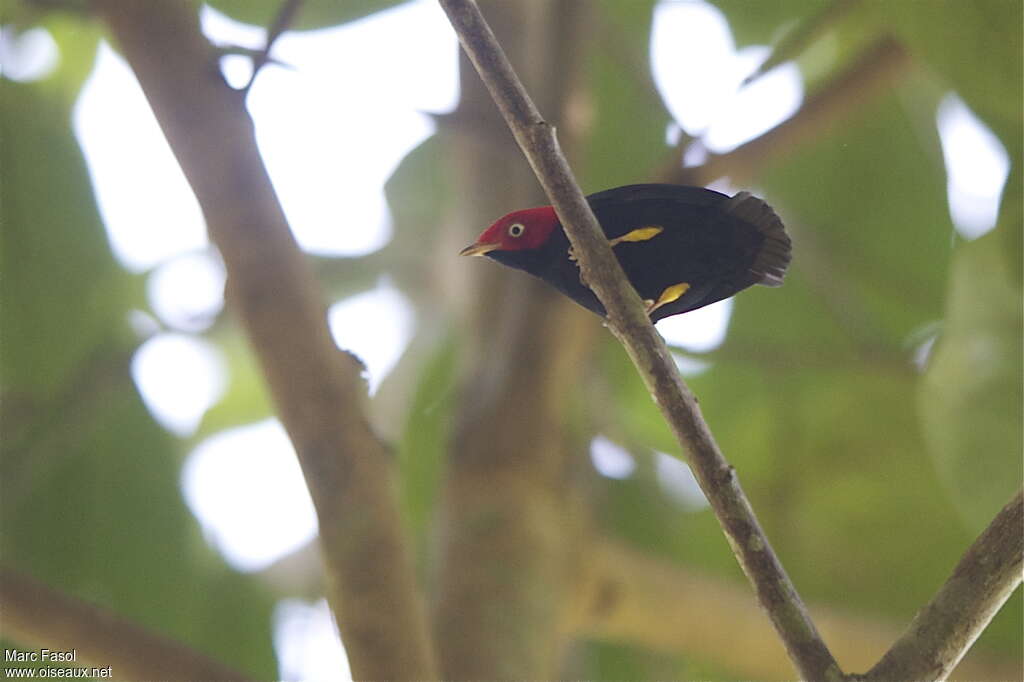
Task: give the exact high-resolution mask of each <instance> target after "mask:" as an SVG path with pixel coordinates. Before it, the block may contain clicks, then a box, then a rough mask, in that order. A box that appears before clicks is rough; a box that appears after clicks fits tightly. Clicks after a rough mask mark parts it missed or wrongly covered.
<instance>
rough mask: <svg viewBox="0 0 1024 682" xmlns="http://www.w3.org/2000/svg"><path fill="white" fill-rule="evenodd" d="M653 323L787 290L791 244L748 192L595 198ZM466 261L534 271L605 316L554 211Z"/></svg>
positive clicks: (508, 219) (519, 214)
mask: <svg viewBox="0 0 1024 682" xmlns="http://www.w3.org/2000/svg"><path fill="white" fill-rule="evenodd" d="M587 201H588V202H589V203H590V208H591V209H592V210H593V211H594V215H595V216H596V217H597V221H598V222H599V223H600V224H601V229H602V230H603V231H604V233H605V235H606V236H607V237H608V241H609V244H611V246H612V250H613V252H614V253H615V255H616V257H617V258H618V259H619V263H621V264H622V269H623V270H624V271H625V273H626V277H627V278H628V279H629V281H630V283H631V284H632V285H633V287H634V288H635V289H636V291H637V293H639V294H640V298H642V299H643V300H644V304H645V305H646V306H647V312H648V314H649V315H650V317H651V321H652V322H657V321H658V320H660V319H662V318H664V317H668V316H669V315H679V314H680V313H685V312H689V311H691V310H696V309H697V308H701V307H703V306H706V305H708V304H709V303H714V302H715V301H720V300H722V299H723V298H728V297H730V296H732V295H733V294H736V293H738V292H740V291H742V290H743V289H746V288H747V287H749V286H751V285H753V284H763V285H765V286H770V287H777V286H780V285H781V284H782V278H783V276H784V275H785V273H786V268H787V267H788V266H789V261H790V258H791V244H790V240H789V236H788V235H787V234H786V231H785V229H784V228H783V226H782V221H781V220H779V217H778V216H777V215H775V211H773V210H772V208H771V207H770V206H769V205H768V204H766V203H765V202H763V201H761V200H760V199H758V198H756V197H754V196H752V195H751V194H749V193H747V192H740V193H739V194H737V195H736V196H734V197H729V196H728V195H725V194H722V193H721V192H715V191H714V190H710V189H704V188H703V187H684V186H681V185H655V184H648V185H627V186H625V187H616V188H614V189H609V190H605V191H603V192H598V193H597V194H591V195H590V196H588V197H587ZM460 255H463V256H484V255H486V256H487V257H488V258H492V259H494V260H496V261H498V262H499V263H502V264H504V265H507V266H509V267H512V268H517V269H519V270H525V271H526V272H528V273H530V274H531V275H533V276H535V277H539V278H540V279H542V280H544V281H545V282H547V283H548V284H550V285H552V286H553V287H555V288H556V289H558V290H559V291H561V292H562V293H563V294H565V295H566V296H568V297H569V298H571V299H572V300H574V301H576V302H577V303H579V304H580V305H582V306H583V307H584V308H587V309H589V310H592V311H594V312H595V313H597V314H598V315H601V316H604V315H605V310H604V306H603V305H601V302H600V301H599V300H597V296H595V295H594V292H593V291H591V290H590V289H589V288H587V287H586V286H584V285H583V283H582V282H580V271H579V267H578V266H577V264H576V262H575V257H574V255H573V253H572V249H571V248H570V245H569V240H568V238H567V237H566V236H565V232H564V231H563V230H562V224H561V222H559V220H558V216H557V215H556V214H555V210H554V208H552V207H551V206H541V207H539V208H527V209H523V210H520V211H513V212H512V213H509V214H508V215H506V216H504V217H502V218H500V219H499V220H498V221H497V222H495V223H494V224H493V225H491V226H490V227H489V228H487V229H486V230H484V231H483V233H482V234H481V235H480V237H479V238H477V240H476V242H475V243H473V244H471V245H469V246H467V247H466V248H464V249H463V250H462V251H461V252H460Z"/></svg>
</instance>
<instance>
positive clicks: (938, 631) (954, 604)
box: [855, 490, 1024, 682]
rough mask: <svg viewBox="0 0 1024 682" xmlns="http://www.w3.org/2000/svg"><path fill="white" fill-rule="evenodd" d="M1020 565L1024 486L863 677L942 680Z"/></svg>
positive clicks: (1023, 560)
mask: <svg viewBox="0 0 1024 682" xmlns="http://www.w3.org/2000/svg"><path fill="white" fill-rule="evenodd" d="M1022 567H1024V490H1021V491H1018V492H1017V494H1016V495H1015V496H1014V497H1013V499H1012V500H1010V501H1009V503H1007V505H1006V506H1005V507H1003V509H1002V511H1000V512H999V513H998V514H997V515H996V517H995V518H994V519H993V520H992V523H990V524H989V526H988V528H986V529H985V530H984V532H982V534H981V535H980V536H978V539H977V540H975V541H974V544H973V545H971V547H970V549H968V550H967V553H966V554H964V556H963V558H962V559H960V563H958V564H957V565H956V568H955V569H953V575H951V576H950V577H949V580H947V581H946V583H945V584H944V585H943V586H942V588H941V589H940V590H939V591H938V593H937V594H936V595H935V596H934V597H933V598H932V600H931V601H930V602H929V603H928V604H926V605H925V606H924V608H922V609H921V610H920V611H919V612H918V613H917V615H916V616H915V617H914V620H913V622H912V623H911V624H910V627H909V628H908V629H907V631H906V632H905V633H904V634H903V636H902V637H900V638H899V639H898V640H897V641H896V643H895V644H893V646H892V648H891V649H889V651H887V652H886V654H885V656H883V657H882V660H880V661H879V662H878V664H877V665H875V667H874V668H872V669H871V670H870V671H869V672H868V673H866V674H864V675H861V676H857V677H856V678H855V679H858V680H862V681H863V682H885V681H887V680H944V679H946V677H947V676H948V675H949V674H950V672H952V670H953V668H955V667H956V665H957V664H958V663H959V662H960V659H961V658H962V657H963V656H964V654H966V653H967V650H968V649H970V648H971V645H972V644H974V640H976V639H977V638H978V635H980V634H981V633H982V631H983V630H984V629H985V627H986V626H987V625H988V624H989V621H991V620H992V617H993V616H995V615H996V613H997V612H998V611H999V609H1000V608H1001V607H1002V605H1003V604H1004V603H1006V600H1007V599H1009V598H1010V595H1011V594H1012V593H1013V591H1014V590H1015V589H1017V586H1018V585H1020V584H1021V570H1022Z"/></svg>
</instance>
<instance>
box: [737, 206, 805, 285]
mask: <svg viewBox="0 0 1024 682" xmlns="http://www.w3.org/2000/svg"><path fill="white" fill-rule="evenodd" d="M722 207H723V208H724V209H725V211H726V212H727V213H730V214H732V215H734V216H736V217H737V218H739V219H740V220H743V221H744V222H746V223H749V224H750V225H753V226H754V227H755V228H756V229H757V231H758V232H760V233H761V234H763V235H764V244H762V245H761V249H760V250H759V251H758V252H757V256H755V257H754V262H753V264H751V266H750V272H751V274H752V275H753V276H754V277H756V278H757V282H756V283H757V284H763V285H764V286H768V287H778V286H782V278H783V277H784V276H785V274H786V268H788V267H789V262H790V260H792V258H793V244H792V242H791V241H790V239H789V235H788V234H786V228H784V227H783V226H782V220H780V219H779V216H778V215H776V213H775V211H774V210H773V209H772V207H771V206H769V205H768V204H766V203H765V202H764V201H762V200H760V199H758V198H757V197H755V196H754V195H752V194H750V192H739V193H738V194H737V195H736V196H734V197H732V198H731V199H727V200H726V201H725V202H723V206H722Z"/></svg>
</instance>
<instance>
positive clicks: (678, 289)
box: [644, 282, 690, 315]
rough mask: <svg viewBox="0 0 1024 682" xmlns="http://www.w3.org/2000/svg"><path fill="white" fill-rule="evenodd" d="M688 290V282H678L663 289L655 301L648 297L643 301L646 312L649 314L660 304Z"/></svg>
mask: <svg viewBox="0 0 1024 682" xmlns="http://www.w3.org/2000/svg"><path fill="white" fill-rule="evenodd" d="M689 290H690V283H689V282H680V283H679V284H673V285H672V286H670V287H668V288H667V289H665V291H663V292H661V296H659V297H658V300H657V301H652V300H650V299H648V300H646V301H644V303H646V304H647V314H648V315H650V314H651V313H653V312H654V311H655V310H657V309H658V308H660V307H661V306H663V305H666V304H668V303H671V302H672V301H677V300H679V297H680V296H682V295H683V294H685V293H686V292H687V291H689Z"/></svg>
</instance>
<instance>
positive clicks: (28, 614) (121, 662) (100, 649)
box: [0, 566, 249, 682]
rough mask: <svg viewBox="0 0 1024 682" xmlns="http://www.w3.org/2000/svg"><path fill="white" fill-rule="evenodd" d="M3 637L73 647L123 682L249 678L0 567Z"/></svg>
mask: <svg viewBox="0 0 1024 682" xmlns="http://www.w3.org/2000/svg"><path fill="white" fill-rule="evenodd" d="M0 603H2V604H3V605H4V620H3V626H4V628H3V629H4V638H5V639H11V640H13V641H15V642H18V643H19V644H25V645H33V646H37V647H49V648H50V649H53V650H55V651H56V650H70V649H74V650H75V652H76V655H77V656H79V657H80V660H79V662H81V663H87V664H89V665H91V666H95V667H98V668H106V667H108V666H109V667H110V668H111V676H112V677H113V678H114V679H120V680H183V681H185V680H225V682H227V681H229V680H246V679H249V678H248V677H247V676H246V675H244V674H242V673H241V672H239V671H237V670H232V669H231V668H229V667H227V666H225V665H223V664H221V663H218V662H217V661H214V660H213V659H211V658H208V657H206V656H204V655H203V654H201V653H199V652H198V651H195V650H193V649H190V648H189V647H187V646H185V645H184V644H181V643H180V642H176V641H174V640H172V639H169V638H167V637H164V636H162V635H159V634H156V633H154V632H150V631H149V630H146V629H144V628H141V627H139V626H138V625H137V624H135V623H133V622H131V621H129V620H127V619H125V618H122V617H121V616H119V615H117V614H115V613H112V612H110V611H107V610H105V609H101V608H99V607H98V606H94V605H93V604H90V603H88V602H84V601H82V600H80V599H76V598H74V597H71V596H68V595H66V594H61V593H60V592H57V591H55V590H52V589H50V588H49V587H46V586H45V585H43V584H42V583H39V582H37V581H35V580H32V579H31V578H28V577H26V576H23V575H21V574H20V573H18V572H17V571H14V570H12V569H10V568H7V567H6V566H4V567H0Z"/></svg>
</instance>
